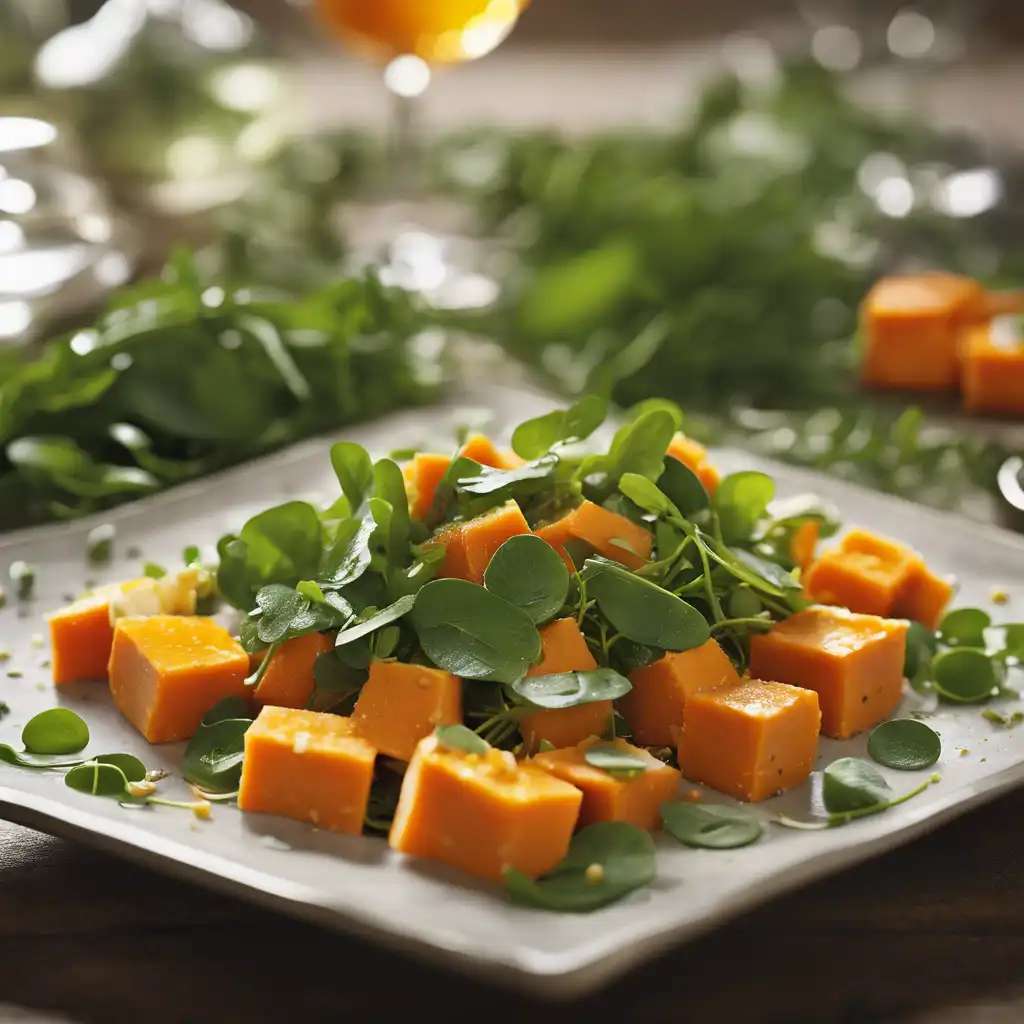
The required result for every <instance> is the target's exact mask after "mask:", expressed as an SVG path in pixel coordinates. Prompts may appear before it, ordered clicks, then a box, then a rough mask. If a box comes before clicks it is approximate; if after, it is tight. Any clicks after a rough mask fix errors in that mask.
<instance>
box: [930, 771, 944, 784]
mask: <svg viewBox="0 0 1024 1024" xmlns="http://www.w3.org/2000/svg"><path fill="white" fill-rule="evenodd" d="M928 781H929V782H930V783H932V784H933V785H934V784H935V783H936V782H941V781H942V776H941V775H940V774H939V773H938V772H932V774H931V776H930V777H929V779H928Z"/></svg>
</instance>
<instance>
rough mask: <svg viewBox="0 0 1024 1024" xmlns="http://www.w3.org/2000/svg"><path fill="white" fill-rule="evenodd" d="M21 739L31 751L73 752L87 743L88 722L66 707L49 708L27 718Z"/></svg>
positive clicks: (76, 751) (35, 752) (81, 748)
mask: <svg viewBox="0 0 1024 1024" xmlns="http://www.w3.org/2000/svg"><path fill="white" fill-rule="evenodd" d="M21 742H22V743H24V744H25V749H26V750H27V751H28V752H29V753H30V754H76V753H78V751H79V750H84V749H85V747H86V745H87V744H88V743H89V726H87V725H86V724H85V722H84V721H83V720H82V718H80V717H79V716H78V715H76V714H75V713H74V711H70V710H68V708H50V709H49V710H48V711H42V712H40V713H39V714H38V715H36V716H35V717H34V718H31V719H29V721H28V722H27V723H26V725H25V728H24V729H23V730H22V732H21Z"/></svg>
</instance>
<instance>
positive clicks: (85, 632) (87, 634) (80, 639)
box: [49, 595, 114, 686]
mask: <svg viewBox="0 0 1024 1024" xmlns="http://www.w3.org/2000/svg"><path fill="white" fill-rule="evenodd" d="M49 626H50V647H51V649H52V651H53V657H52V659H51V660H52V667H53V682H54V684H55V685H56V686H63V685H64V684H65V683H73V682H76V681H77V680H79V679H105V678H106V676H107V664H108V663H109V661H110V649H111V647H112V646H113V644H114V626H113V623H112V622H111V621H110V598H109V597H103V596H102V595H97V596H94V597H85V598H83V599H82V600H81V601H75V602H74V604H70V605H68V606H67V607H66V608H61V609H60V611H58V612H55V613H54V614H53V615H51V616H50V617H49Z"/></svg>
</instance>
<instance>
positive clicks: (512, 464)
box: [501, 448, 526, 469]
mask: <svg viewBox="0 0 1024 1024" xmlns="http://www.w3.org/2000/svg"><path fill="white" fill-rule="evenodd" d="M501 457H502V458H503V459H504V460H505V466H506V467H507V468H508V469H518V468H519V467H520V466H525V465H526V459H524V458H523V457H522V455H516V453H515V452H514V451H512V449H511V448H507V449H506V450H505V451H503V452H502V453H501Z"/></svg>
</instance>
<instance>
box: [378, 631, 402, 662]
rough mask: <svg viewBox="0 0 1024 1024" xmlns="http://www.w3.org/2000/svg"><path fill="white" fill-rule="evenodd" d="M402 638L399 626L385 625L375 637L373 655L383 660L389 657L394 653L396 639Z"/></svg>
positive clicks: (396, 644)
mask: <svg viewBox="0 0 1024 1024" xmlns="http://www.w3.org/2000/svg"><path fill="white" fill-rule="evenodd" d="M401 638H402V630H401V627H399V626H385V627H384V628H383V629H382V630H381V631H380V632H379V633H378V634H377V637H376V640H377V642H376V644H375V646H374V656H375V657H377V658H379V659H381V660H383V659H385V658H390V657H391V656H392V654H394V653H395V648H396V647H397V646H398V641H399V640H401Z"/></svg>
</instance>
